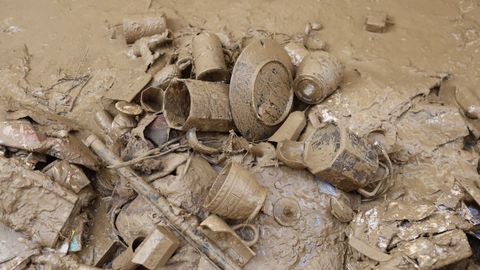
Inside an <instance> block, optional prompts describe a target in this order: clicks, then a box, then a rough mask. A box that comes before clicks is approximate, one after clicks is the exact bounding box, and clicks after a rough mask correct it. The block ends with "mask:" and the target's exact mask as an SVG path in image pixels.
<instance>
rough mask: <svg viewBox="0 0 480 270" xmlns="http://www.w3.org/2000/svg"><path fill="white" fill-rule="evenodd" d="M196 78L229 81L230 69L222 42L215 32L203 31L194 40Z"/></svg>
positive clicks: (193, 51) (193, 52)
mask: <svg viewBox="0 0 480 270" xmlns="http://www.w3.org/2000/svg"><path fill="white" fill-rule="evenodd" d="M192 54H193V64H194V68H195V78H196V79H197V80H202V81H211V82H227V80H228V71H227V66H226V65H225V57H224V56H223V48H222V43H221V41H220V39H219V38H218V36H217V35H215V34H213V33H205V32H204V33H201V34H199V35H197V36H195V37H194V38H193V40H192Z"/></svg>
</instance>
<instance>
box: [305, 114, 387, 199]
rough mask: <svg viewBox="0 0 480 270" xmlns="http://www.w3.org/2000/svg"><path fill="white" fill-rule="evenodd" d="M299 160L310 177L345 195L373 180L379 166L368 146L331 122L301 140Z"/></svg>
mask: <svg viewBox="0 0 480 270" xmlns="http://www.w3.org/2000/svg"><path fill="white" fill-rule="evenodd" d="M303 161H304V164H305V165H306V167H307V168H308V170H309V171H310V172H311V173H312V174H314V175H317V176H320V178H322V179H323V180H325V181H328V182H329V183H331V184H332V185H334V186H336V187H337V188H340V189H342V190H343V191H346V192H350V191H354V190H357V189H359V188H363V187H366V186H367V185H369V184H370V183H371V182H372V181H374V180H376V172H377V169H378V166H379V163H378V155H377V152H376V151H375V149H374V148H373V147H372V145H370V144H368V143H367V142H366V140H365V139H363V138H360V137H358V136H357V135H355V134H354V133H352V132H350V131H349V130H348V129H347V128H346V127H342V126H337V125H336V124H332V123H325V125H324V126H323V127H320V128H318V129H316V131H315V132H313V133H312V134H311V135H310V137H309V138H308V139H307V140H306V141H305V151H304V152H303Z"/></svg>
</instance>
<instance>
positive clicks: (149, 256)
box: [132, 226, 180, 270]
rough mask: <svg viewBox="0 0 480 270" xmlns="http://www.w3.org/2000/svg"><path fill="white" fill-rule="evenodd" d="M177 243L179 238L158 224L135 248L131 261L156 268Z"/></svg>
mask: <svg viewBox="0 0 480 270" xmlns="http://www.w3.org/2000/svg"><path fill="white" fill-rule="evenodd" d="M179 245H180V242H179V240H178V239H177V237H176V236H175V235H174V234H173V233H172V232H171V231H170V230H169V229H168V228H167V227H163V226H159V227H157V228H156V229H155V230H153V232H151V233H150V235H148V236H147V237H146V238H145V240H143V242H142V243H141V244H140V246H138V247H137V248H136V249H135V254H134V256H133V258H132V263H135V264H140V265H143V266H144V267H145V268H147V269H150V270H153V269H157V268H158V267H160V266H164V265H165V264H166V263H167V261H168V259H170V257H171V256H172V255H173V253H174V252H175V250H176V249H177V248H178V246H179Z"/></svg>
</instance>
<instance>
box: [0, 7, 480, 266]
mask: <svg viewBox="0 0 480 270" xmlns="http://www.w3.org/2000/svg"><path fill="white" fill-rule="evenodd" d="M169 23H170V21H169V20H168V18H167V17H166V15H165V14H163V13H148V14H134V15H131V16H127V17H125V19H124V21H123V36H124V38H125V43H126V44H127V46H129V47H128V56H129V57H130V58H133V59H132V61H134V60H135V59H137V58H139V59H140V60H141V61H142V63H143V64H142V66H141V67H140V68H138V67H132V70H131V72H130V74H131V77H130V78H127V82H128V83H127V86H126V87H120V88H111V89H108V91H106V92H105V94H104V95H103V98H102V104H103V106H104V107H103V110H100V111H98V112H97V113H96V114H95V122H96V123H97V125H98V127H99V130H101V131H102V132H101V133H98V132H97V134H95V133H94V131H92V130H88V129H86V128H83V127H82V126H81V125H78V124H75V123H73V122H72V121H71V120H68V119H67V118H65V117H62V116H59V115H57V114H54V113H51V112H48V111H46V110H42V109H39V108H36V107H33V106H30V105H26V104H22V103H18V102H12V101H9V100H7V101H5V100H4V101H3V102H4V105H5V108H6V110H5V113H4V114H2V115H0V116H1V118H0V150H1V155H0V168H1V172H0V188H1V190H2V193H1V194H0V240H2V241H5V244H4V242H2V243H0V268H1V269H4V268H5V269H98V268H108V269H123V270H126V269H137V268H138V269H143V268H146V269H216V268H220V269H243V268H245V269H257V268H266V269H291V268H293V269H440V268H442V267H445V266H448V265H451V264H455V263H458V262H460V263H461V262H462V261H465V260H469V258H474V259H477V258H476V256H478V253H479V251H478V247H479V246H480V245H479V243H480V234H479V230H478V229H479V226H480V184H479V183H480V182H479V181H480V176H479V172H478V170H479V169H480V168H479V150H480V149H479V145H480V143H479V137H480V125H479V124H478V121H479V117H480V116H479V112H480V109H479V108H480V98H479V95H478V93H476V92H473V91H469V92H467V93H468V94H466V95H463V94H461V93H460V92H459V91H457V90H458V89H452V88H451V87H447V86H448V85H449V83H451V81H450V78H449V76H447V75H445V74H435V76H426V75H425V74H418V73H414V74H412V75H411V77H408V81H407V79H406V78H402V77H399V78H396V79H397V80H398V81H402V82H404V83H403V85H404V88H402V89H398V91H397V92H394V91H393V90H392V92H389V93H388V94H387V95H389V99H387V98H385V94H382V95H379V93H380V90H384V89H389V88H388V85H386V84H387V83H388V82H386V81H387V80H385V79H384V78H382V77H381V76H378V80H376V79H375V77H372V76H365V77H362V76H353V77H354V79H352V78H351V77H350V76H352V74H357V75H358V74H360V75H361V74H362V73H364V74H373V73H374V72H373V71H372V70H369V69H371V66H362V63H360V62H359V63H354V66H348V65H345V64H343V63H342V62H341V61H340V60H339V59H337V57H336V56H334V55H333V54H332V53H330V52H328V51H327V50H328V46H327V44H326V42H325V41H324V40H323V38H322V33H321V31H322V30H323V29H324V27H323V26H322V25H321V24H319V23H308V24H307V25H306V28H305V31H304V33H299V34H298V35H296V36H288V35H275V34H274V33H269V32H267V31H263V30H257V31H255V30H252V31H251V32H249V33H246V34H245V35H244V36H243V37H241V38H239V39H235V38H233V37H232V36H231V35H230V33H228V32H226V31H225V32H221V33H214V32H209V31H205V30H202V29H197V28H195V27H190V28H189V29H188V31H184V32H182V31H178V32H177V31H173V29H174V28H172V27H170V25H169ZM392 26H393V21H392V18H391V17H389V16H388V15H386V14H385V13H381V14H380V13H379V14H377V13H375V14H370V15H368V16H367V18H366V21H365V30H366V31H369V32H375V33H383V34H388V33H387V32H388V29H389V28H390V27H392ZM115 38H116V36H115ZM329 45H330V46H335V44H329ZM381 64H382V63H381V61H379V63H378V65H379V66H381ZM402 68H404V67H385V74H387V73H388V74H396V73H397V71H398V70H400V69H402ZM402 74H404V73H402ZM88 79H89V76H86V77H81V79H79V80H78V81H79V82H80V83H79V84H86V83H88ZM347 79H348V83H346V81H347ZM77 86H78V85H75V86H74V87H77ZM363 90H365V91H363ZM448 91H450V92H451V93H446V92H448ZM448 97H453V100H452V98H448ZM70 108H71V107H70ZM57 112H58V111H57ZM12 229H13V230H12ZM9 246H11V248H9Z"/></svg>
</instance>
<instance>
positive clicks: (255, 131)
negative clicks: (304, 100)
mask: <svg viewBox="0 0 480 270" xmlns="http://www.w3.org/2000/svg"><path fill="white" fill-rule="evenodd" d="M292 72H293V65H292V63H291V60H290V57H289V56H288V54H287V52H286V51H285V50H284V49H283V47H282V46H281V45H280V44H278V43H277V42H276V41H274V40H270V39H262V40H255V41H252V42H250V44H249V45H248V46H247V47H246V48H245V49H244V50H243V51H242V53H241V54H240V56H239V57H238V59H237V62H236V63H235V67H234V68H233V73H232V78H231V82H230V105H231V107H232V116H233V120H234V121H235V125H236V126H237V128H238V130H239V131H240V133H241V134H242V136H243V137H245V138H246V139H247V140H250V141H255V140H262V139H266V138H268V137H270V136H271V135H272V134H273V133H274V132H275V131H276V130H277V129H278V128H279V125H280V124H281V123H282V122H283V121H284V120H285V118H286V117H287V116H288V114H289V113H290V110H291V108H292V102H293V89H292Z"/></svg>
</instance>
